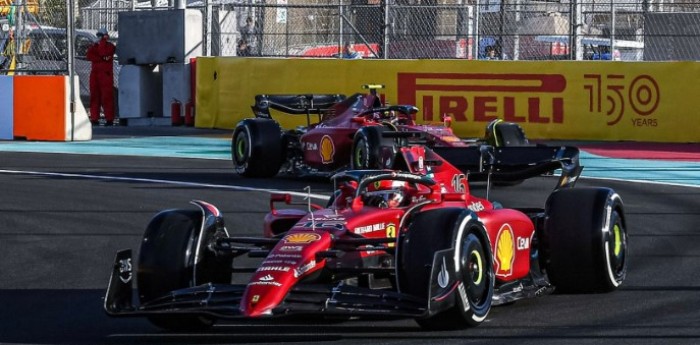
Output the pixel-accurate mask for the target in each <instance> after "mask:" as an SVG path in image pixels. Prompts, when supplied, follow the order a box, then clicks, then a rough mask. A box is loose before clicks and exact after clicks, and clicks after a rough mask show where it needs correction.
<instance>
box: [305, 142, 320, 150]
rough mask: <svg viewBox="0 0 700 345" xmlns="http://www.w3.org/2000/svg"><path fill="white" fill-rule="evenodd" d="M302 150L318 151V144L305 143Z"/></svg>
mask: <svg viewBox="0 0 700 345" xmlns="http://www.w3.org/2000/svg"><path fill="white" fill-rule="evenodd" d="M304 149H305V150H306V151H318V144H317V143H312V142H309V141H307V142H305V143H304Z"/></svg>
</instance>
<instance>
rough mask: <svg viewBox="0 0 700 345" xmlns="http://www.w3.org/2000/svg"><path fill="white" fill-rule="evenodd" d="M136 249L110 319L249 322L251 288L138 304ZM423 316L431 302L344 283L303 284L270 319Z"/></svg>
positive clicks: (123, 267)
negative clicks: (243, 305) (186, 317)
mask: <svg viewBox="0 0 700 345" xmlns="http://www.w3.org/2000/svg"><path fill="white" fill-rule="evenodd" d="M132 276H133V273H132V272H131V250H123V251H120V252H118V253H117V256H116V259H115V264H114V268H113V270H112V276H111V279H110V283H109V287H108V289H107V294H106V296H105V303H104V308H105V311H106V312H107V314H109V315H110V316H144V315H149V314H151V315H152V314H207V315H212V316H214V317H217V318H231V319H235V318H246V317H247V316H246V315H243V314H242V313H241V310H240V308H239V306H240V302H241V299H242V297H243V293H244V292H245V290H246V286H245V285H228V284H203V285H200V286H195V287H190V288H184V289H179V290H175V291H172V292H170V293H168V294H167V295H165V296H163V297H160V298H157V299H155V300H152V301H147V302H145V303H143V304H140V305H139V304H138V303H135V302H134V293H133V292H134V291H135V290H134V288H133V279H132V278H133V277H132ZM305 314H313V315H328V316H367V317H370V316H376V317H382V318H394V317H396V318H403V317H413V318H415V317H422V316H425V315H427V301H425V300H424V299H421V298H417V297H414V296H410V295H406V294H401V293H399V292H396V291H393V290H380V289H369V288H361V287H357V286H352V285H347V284H343V283H342V282H339V283H337V284H335V285H329V284H298V285H296V286H294V287H293V288H292V289H291V290H290V292H289V293H288V294H287V296H286V297H285V299H284V300H283V302H282V303H280V304H279V305H278V306H277V307H275V308H273V309H272V310H271V313H270V314H269V315H266V316H270V317H282V316H294V315H305Z"/></svg>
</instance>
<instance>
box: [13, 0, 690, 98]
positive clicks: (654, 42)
mask: <svg viewBox="0 0 700 345" xmlns="http://www.w3.org/2000/svg"><path fill="white" fill-rule="evenodd" d="M182 1H186V6H187V8H190V9H197V10H200V11H202V14H203V18H204V22H203V23H202V25H203V28H204V30H203V32H204V37H202V42H203V43H204V47H205V49H204V52H205V55H210V56H237V55H246V56H247V55H252V56H268V57H338V56H342V55H343V48H344V47H345V46H346V45H348V47H349V48H350V49H352V50H355V51H356V52H357V53H359V55H361V56H362V57H363V58H378V59H437V58H440V59H494V60H626V61H668V60H694V61H697V60H700V0H579V1H576V0H560V1H551V0H549V1H531V0H182ZM175 2H176V0H148V1H135V0H0V26H1V27H2V30H0V53H1V55H0V73H2V74H12V73H22V74H66V73H67V71H68V69H67V58H68V55H67V47H68V44H69V42H70V43H72V44H73V47H74V51H75V63H74V66H75V70H76V73H77V74H78V75H79V77H80V80H81V96H82V98H83V99H86V97H88V95H87V93H88V91H87V90H88V88H87V83H88V80H89V79H88V75H89V70H90V64H89V62H88V61H86V60H85V52H86V50H87V47H88V46H89V45H90V44H91V43H92V42H94V41H95V40H96V39H97V38H96V35H95V33H96V31H97V30H98V29H100V28H106V29H108V30H109V31H110V37H112V39H113V40H114V41H115V42H117V41H118V32H119V28H118V20H117V18H118V13H119V12H121V11H148V10H167V9H172V8H175ZM67 3H68V4H70V3H72V4H74V6H75V7H74V9H73V12H74V13H75V20H74V21H72V22H71V23H69V21H68V19H67V18H68V13H69V11H68V8H67V7H68V5H67ZM71 25H72V26H73V27H74V28H75V33H76V38H75V40H67V39H66V36H67V35H66V32H67V31H68V30H67V28H68V27H69V26H71ZM118 69H119V67H118V65H115V71H116V72H117V73H118ZM115 83H116V77H115Z"/></svg>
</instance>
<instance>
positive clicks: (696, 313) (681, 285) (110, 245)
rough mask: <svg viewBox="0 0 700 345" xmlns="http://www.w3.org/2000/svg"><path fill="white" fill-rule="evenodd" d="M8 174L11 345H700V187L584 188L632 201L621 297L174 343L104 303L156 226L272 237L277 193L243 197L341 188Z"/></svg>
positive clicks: (6, 263)
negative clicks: (444, 320)
mask: <svg viewBox="0 0 700 345" xmlns="http://www.w3.org/2000/svg"><path fill="white" fill-rule="evenodd" d="M183 133H185V132H183ZM185 134H186V133H185ZM214 134H216V133H214ZM136 135H138V133H137V134H136ZM0 169H1V170H3V171H4V172H3V173H0V186H2V187H0V253H1V254H0V255H1V256H0V258H1V259H0V343H4V344H5V343H7V344H162V343H168V344H177V343H182V344H209V343H285V342H298V343H332V344H357V343H368V342H372V343H373V344H426V343H429V344H454V343H460V344H461V343H475V344H505V343H518V344H599V343H610V344H613V343H614V344H698V343H700V269H699V268H698V267H700V188H689V187H679V186H664V185H639V184H635V183H627V182H624V181H602V180H587V179H583V180H581V181H579V186H586V185H605V186H609V187H612V188H614V189H615V190H616V191H618V193H619V194H620V195H621V196H622V198H623V200H624V202H625V206H626V213H627V216H628V227H629V233H630V242H629V243H630V248H631V257H630V270H629V273H628V276H627V280H626V281H625V284H624V285H623V286H622V288H621V289H619V290H618V291H616V292H614V293H610V294H603V295H550V296H545V297H541V298H537V299H532V300H525V301H519V302H516V303H515V304H512V305H509V306H502V307H497V308H494V309H493V310H492V312H491V314H490V315H489V317H488V319H487V321H486V322H485V323H484V324H483V325H481V326H479V327H478V328H475V329H470V330H466V331H459V332H422V331H420V330H419V328H418V327H417V325H416V324H415V323H414V322H413V321H411V320H398V321H351V322H346V323H340V324H313V323H283V324H274V325H267V324H233V323H223V324H221V325H218V326H217V327H215V328H214V329H213V330H212V331H210V332H207V333H206V334H185V333H183V334H169V333H164V332H162V331H159V330H158V329H156V328H154V327H152V326H151V325H150V324H149V323H148V322H147V321H145V320H142V319H113V318H109V317H107V316H106V315H105V314H104V312H103V311H102V306H101V304H102V296H103V294H104V289H105V287H106V285H107V282H108V279H109V272H110V268H111V264H112V260H113V258H114V252H115V251H116V250H119V249H123V248H128V247H131V248H134V249H137V248H138V245H139V242H140V239H141V235H142V232H143V230H144V227H145V225H146V224H147V222H148V220H149V219H150V217H152V216H153V215H154V214H155V213H157V212H158V211H160V210H162V209H167V208H173V207H188V204H187V203H188V201H189V200H190V199H193V198H197V199H202V200H207V201H210V202H212V203H213V204H215V205H217V206H219V208H220V209H221V211H222V212H223V214H224V215H225V217H226V221H227V228H229V229H230V230H232V231H233V232H234V233H236V234H247V235H258V234H260V232H261V231H260V228H261V224H262V217H263V216H264V214H265V212H266V211H267V208H268V200H269V199H268V194H267V193H264V192H260V191H250V190H236V189H232V188H231V187H232V186H247V187H259V188H275V189H283V190H291V191H302V190H303V188H304V187H305V186H307V185H311V186H312V189H313V190H314V191H315V192H316V193H321V194H323V193H326V194H327V193H329V192H330V186H329V184H328V183H325V182H324V181H319V180H305V181H298V180H294V179H285V178H281V179H279V178H278V179H273V180H254V179H253V180H249V179H245V180H244V179H241V178H238V177H236V176H234V175H233V174H232V173H231V171H230V162H228V161H221V160H200V159H174V158H155V157H117V156H92V155H67V154H40V153H11V152H0ZM150 180H157V181H156V182H151V181H150ZM175 181H181V182H182V181H185V182H189V184H182V183H179V184H178V183H175ZM553 183H554V180H552V179H551V178H537V179H533V180H531V181H526V182H525V183H523V184H522V185H519V186H516V187H508V188H498V189H496V190H495V191H493V194H492V198H493V199H495V200H498V201H500V202H502V203H503V204H504V205H505V206H506V207H519V206H528V205H530V206H533V205H534V206H541V205H542V203H543V202H544V198H545V197H546V195H547V192H548V191H549V190H550V189H551V188H552V186H553ZM204 184H206V185H204ZM474 192H475V193H476V194H480V193H481V194H483V193H484V190H483V189H482V188H481V187H480V186H475V187H474Z"/></svg>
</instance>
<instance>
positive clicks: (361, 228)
mask: <svg viewBox="0 0 700 345" xmlns="http://www.w3.org/2000/svg"><path fill="white" fill-rule="evenodd" d="M384 224H385V223H377V224H372V225H365V226H358V227H356V228H355V231H354V232H355V233H356V234H360V235H361V234H366V233H368V232H373V231H380V230H384V229H386V226H385V225H384Z"/></svg>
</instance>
